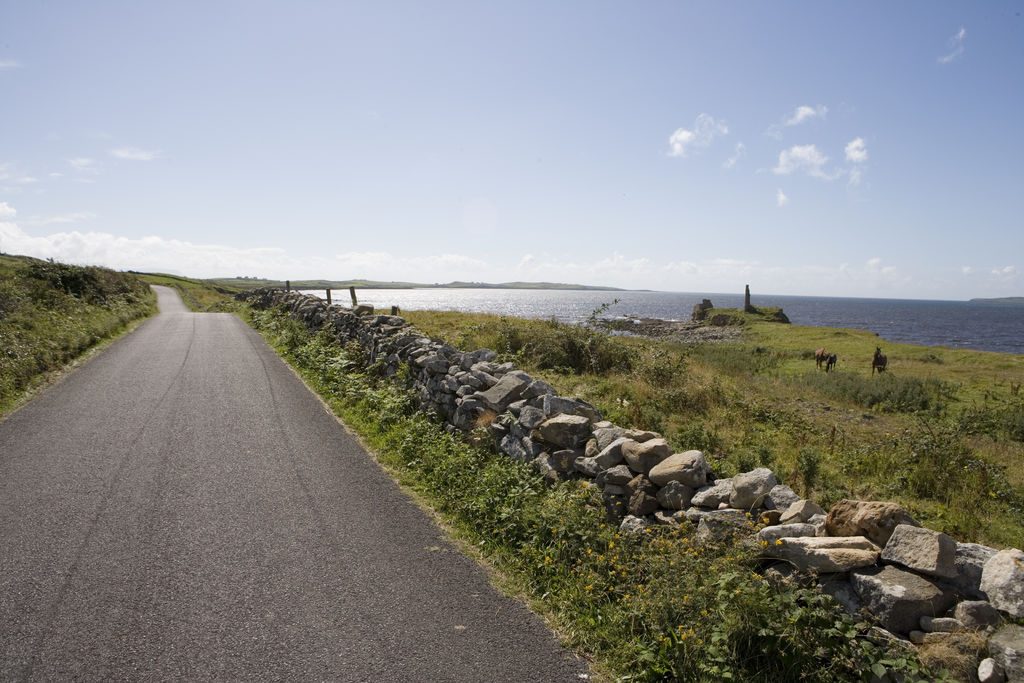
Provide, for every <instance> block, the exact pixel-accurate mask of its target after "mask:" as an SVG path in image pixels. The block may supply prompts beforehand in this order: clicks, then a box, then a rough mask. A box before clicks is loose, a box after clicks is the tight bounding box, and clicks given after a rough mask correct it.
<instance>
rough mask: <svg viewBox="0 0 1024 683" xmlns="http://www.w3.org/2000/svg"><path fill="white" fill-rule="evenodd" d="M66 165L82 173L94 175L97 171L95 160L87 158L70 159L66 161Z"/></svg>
mask: <svg viewBox="0 0 1024 683" xmlns="http://www.w3.org/2000/svg"><path fill="white" fill-rule="evenodd" d="M68 164H69V165H70V166H71V168H73V169H75V170H76V171H80V172H82V173H95V172H96V171H97V170H98V169H97V168H96V160H95V159H90V158H89V157H72V158H70V159H68Z"/></svg>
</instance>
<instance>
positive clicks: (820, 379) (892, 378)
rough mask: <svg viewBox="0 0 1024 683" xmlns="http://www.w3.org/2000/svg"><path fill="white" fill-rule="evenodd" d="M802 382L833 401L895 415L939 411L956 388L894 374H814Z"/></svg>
mask: <svg viewBox="0 0 1024 683" xmlns="http://www.w3.org/2000/svg"><path fill="white" fill-rule="evenodd" d="M798 382H799V383H800V384H803V385H804V386H806V387H810V388H813V389H815V390H817V391H819V392H821V393H822V394H824V395H825V396H827V397H828V398H831V399H833V400H839V401H846V402H848V403H854V404H856V405H859V406H862V407H864V408H875V409H877V410H881V411H882V412H891V413H912V412H919V411H938V410H941V409H942V407H943V406H944V405H945V402H946V400H947V399H948V398H949V397H950V396H951V395H952V393H953V388H952V387H951V386H950V385H949V384H948V383H946V382H943V381H941V380H937V379H924V380H922V379H918V378H916V377H900V376H897V375H894V374H892V373H885V374H882V375H877V376H872V377H862V376H861V375H856V374H852V373H845V372H829V373H822V372H813V373H807V374H805V375H803V376H801V377H800V379H799V380H798Z"/></svg>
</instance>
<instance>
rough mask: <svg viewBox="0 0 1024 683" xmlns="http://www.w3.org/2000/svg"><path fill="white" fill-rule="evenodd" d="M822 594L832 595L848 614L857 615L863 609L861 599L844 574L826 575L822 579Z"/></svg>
mask: <svg viewBox="0 0 1024 683" xmlns="http://www.w3.org/2000/svg"><path fill="white" fill-rule="evenodd" d="M820 581H821V584H820V585H821V592H822V593H825V594H826V595H831V596H832V599H833V600H835V601H836V602H838V603H839V604H840V605H841V606H842V608H843V609H844V610H846V612H847V614H857V613H858V612H860V609H861V606H862V605H861V602H860V598H858V597H857V592H856V591H855V590H853V586H852V585H850V580H849V579H847V578H846V577H845V575H843V574H825V575H823V576H821V577H820Z"/></svg>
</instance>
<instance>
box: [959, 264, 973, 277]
mask: <svg viewBox="0 0 1024 683" xmlns="http://www.w3.org/2000/svg"><path fill="white" fill-rule="evenodd" d="M960 272H961V273H963V274H964V275H972V274H973V273H974V268H971V267H970V266H960Z"/></svg>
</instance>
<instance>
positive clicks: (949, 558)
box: [882, 524, 956, 578]
mask: <svg viewBox="0 0 1024 683" xmlns="http://www.w3.org/2000/svg"><path fill="white" fill-rule="evenodd" d="M955 558H956V541H954V540H953V539H952V538H950V537H949V536H947V535H946V534H944V533H941V532H939V531H932V530H931V529H925V528H923V527H919V526H911V525H909V524H900V525H899V526H897V527H896V528H895V529H894V530H893V532H892V536H890V537H889V542H888V543H886V544H885V548H884V549H883V550H882V560H883V561H885V562H889V563H891V564H901V565H903V566H904V567H906V568H907V569H913V570H914V571H915V572H919V573H921V574H928V575H929V576H939V577H943V578H949V577H952V576H955V575H956V566H955V565H954V564H953V561H954V559H955Z"/></svg>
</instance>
